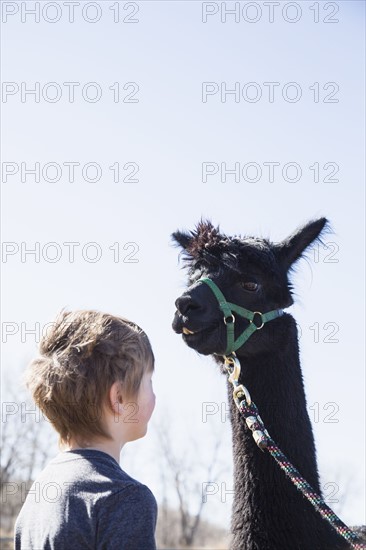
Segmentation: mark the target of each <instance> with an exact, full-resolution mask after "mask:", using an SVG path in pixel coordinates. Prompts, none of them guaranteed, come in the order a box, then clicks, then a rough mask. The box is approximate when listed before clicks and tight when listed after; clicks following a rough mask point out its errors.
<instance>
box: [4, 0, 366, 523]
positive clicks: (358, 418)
mask: <svg viewBox="0 0 366 550" xmlns="http://www.w3.org/2000/svg"><path fill="white" fill-rule="evenodd" d="M27 4H33V3H29V2H28V3H27ZM61 4H62V3H60V5H61ZM112 4H113V3H112V2H102V3H100V6H101V9H102V14H103V15H102V18H101V20H100V21H99V22H98V23H95V24H90V23H87V22H85V21H83V20H82V18H81V16H80V13H79V12H78V11H76V18H75V23H73V24H70V23H68V22H67V18H66V15H67V14H66V12H65V11H64V12H62V13H63V16H62V18H61V20H60V21H59V22H58V23H55V24H50V23H47V22H46V21H44V20H41V22H40V23H39V24H36V23H33V22H32V21H31V19H29V20H27V22H25V23H21V21H20V15H19V14H16V15H14V16H12V17H9V19H8V22H7V23H6V24H3V26H2V27H3V28H2V30H3V38H2V46H3V55H2V64H3V72H2V78H3V81H5V82H15V83H18V84H19V85H20V83H21V82H26V83H27V85H28V86H29V87H32V86H33V85H34V83H35V82H40V86H41V88H42V87H43V86H44V84H46V83H47V82H57V83H59V85H60V86H61V88H62V90H63V96H62V98H61V99H60V101H59V102H57V103H48V102H45V101H44V100H42V99H41V101H40V102H39V103H35V102H34V100H33V99H32V98H29V99H27V101H26V102H25V103H22V102H21V101H20V94H17V95H14V96H9V97H8V100H7V102H6V103H3V104H2V115H3V138H4V139H3V147H2V157H3V162H14V163H17V164H18V165H19V166H20V163H21V162H25V163H26V164H27V165H28V167H30V166H32V165H34V163H35V162H39V163H40V164H41V166H43V165H44V164H46V163H48V162H57V163H58V164H60V165H61V166H62V164H63V163H64V162H71V161H75V162H79V163H80V164H81V165H84V164H85V163H88V162H95V163H98V164H99V165H100V166H101V168H102V171H103V176H102V178H101V180H100V181H99V182H97V183H89V182H87V181H82V179H81V177H80V171H77V172H76V173H77V174H78V176H77V178H76V180H75V182H74V183H70V182H69V181H67V177H66V172H65V171H64V172H63V177H62V179H61V180H60V181H59V182H57V183H49V182H46V181H42V180H41V182H40V183H35V182H34V180H33V178H32V177H31V176H28V177H27V179H26V181H25V182H24V183H22V182H21V181H20V178H19V176H18V175H15V176H9V178H8V181H7V182H6V183H3V185H2V199H3V211H2V236H3V237H2V240H3V241H4V242H15V243H17V244H18V245H19V246H21V245H20V243H21V242H26V243H27V244H28V246H29V247H31V246H32V245H34V243H35V242H39V243H40V246H41V248H42V247H43V246H44V245H45V244H46V243H49V242H51V241H52V242H57V243H59V246H60V247H61V250H62V258H61V259H60V261H58V262H56V263H49V262H47V261H45V260H43V259H42V258H41V261H40V262H39V263H35V262H34V259H33V258H32V257H28V258H27V261H26V262H21V260H20V254H15V255H14V256H12V257H9V258H8V261H7V263H4V262H3V263H2V274H3V287H2V320H3V323H4V322H7V323H9V322H14V323H18V324H19V325H20V323H21V322H24V323H26V324H27V326H32V325H33V324H34V323H35V322H39V323H40V324H41V325H43V324H45V323H47V322H50V321H52V319H53V318H54V316H55V314H56V313H57V312H58V311H59V310H60V309H61V308H62V307H67V308H70V309H76V308H88V309H99V310H102V311H108V312H111V313H115V314H121V315H124V316H126V317H130V318H131V319H133V320H135V321H136V322H138V323H139V324H140V325H141V326H142V327H143V328H144V329H145V330H146V332H147V333H148V335H149V336H150V338H151V341H152V344H153V347H154V351H155V355H156V360H157V361H156V373H155V375H154V380H155V382H154V383H155V392H156V395H157V407H156V412H155V413H154V417H155V420H154V422H156V423H158V422H160V421H161V419H162V417H163V416H169V419H170V421H171V423H172V425H174V426H175V428H174V432H175V435H174V445H176V446H177V448H180V449H186V451H187V452H189V451H191V452H192V453H195V454H196V458H197V456H202V458H203V459H205V457H206V455H207V446H208V445H207V441H209V440H210V437H211V433H212V431H215V430H216V431H219V432H220V433H221V434H222V435H221V437H222V438H223V442H224V445H223V450H222V460H223V461H224V462H227V463H228V464H229V465H230V464H231V441H230V425H229V423H228V422H225V423H222V422H221V421H220V419H219V417H218V415H216V416H212V418H211V422H210V419H208V422H207V423H203V422H202V418H201V410H202V402H211V401H212V402H213V401H215V402H217V403H219V404H221V403H224V402H226V388H225V381H224V379H223V378H222V377H221V376H220V375H219V374H218V373H217V371H216V370H215V367H214V365H213V361H211V359H209V358H203V357H200V356H198V355H197V354H196V353H195V352H193V351H192V350H190V349H188V348H187V347H185V346H184V344H183V342H182V341H181V339H180V337H178V336H177V335H175V334H174V333H173V332H172V330H171V327H170V325H171V321H172V317H173V314H174V300H175V299H176V298H177V296H178V295H179V294H180V293H181V292H182V290H183V289H184V285H185V276H184V272H183V271H182V270H181V269H180V265H179V264H178V251H177V249H175V248H173V247H172V246H171V242H170V234H171V233H172V232H173V231H174V230H175V229H177V228H187V229H192V228H193V227H194V225H195V224H196V223H197V221H198V220H199V219H200V218H201V216H203V217H208V218H210V219H212V221H213V222H214V223H219V224H220V226H221V228H222V230H223V231H224V232H226V233H227V234H232V233H236V234H238V233H241V234H254V235H262V236H265V237H270V238H272V239H273V240H280V239H282V238H284V237H285V236H286V235H287V234H288V233H290V232H291V231H293V230H294V229H295V228H296V227H297V226H298V225H300V224H302V223H303V222H306V221H307V220H309V219H312V218H315V217H317V216H322V215H324V216H326V217H327V218H329V220H330V221H331V224H332V227H333V230H334V233H333V234H331V235H328V236H327V237H326V241H327V242H334V243H336V246H337V247H339V248H338V251H337V252H336V254H335V256H334V258H335V259H337V260H339V261H338V262H336V263H329V262H327V261H324V260H326V254H327V253H326V251H320V261H319V262H314V261H310V265H309V264H308V263H306V262H305V261H302V262H301V263H299V265H298V271H297V273H296V274H294V277H293V279H294V282H295V290H296V294H297V301H296V304H295V306H293V308H292V311H293V314H294V316H295V317H296V319H297V321H298V323H299V325H300V326H301V327H302V331H303V336H302V337H301V339H300V344H301V355H302V365H303V372H304V379H305V385H306V392H307V399H308V404H309V407H311V406H314V409H315V408H316V407H317V405H314V404H315V403H319V407H320V409H319V410H320V421H319V422H314V424H313V427H314V432H315V438H316V443H317V448H318V457H319V468H320V471H321V474H322V480H323V484H325V483H327V482H333V481H337V480H338V479H341V480H342V479H347V477H348V476H349V472H351V473H352V476H354V477H353V479H354V480H358V482H356V483H354V485H353V486H352V488H351V489H350V490H351V491H352V492H351V494H348V496H347V509H346V510H344V512H343V516H342V518H343V519H344V520H345V521H346V522H350V523H352V524H356V523H361V522H363V521H364V507H363V502H364V494H363V493H362V490H361V489H360V488H361V487H363V486H364V466H365V446H364V435H363V434H364V431H365V430H364V428H365V422H364V417H365V415H364V412H365V411H364V381H365V380H364V343H363V342H364V328H365V327H364V290H363V289H364V286H363V280H364V187H363V185H364V184H363V182H364V159H363V150H364V145H365V143H364V104H363V95H364V72H363V63H364V58H363V53H362V52H363V44H364V35H363V32H364V31H363V20H364V3H363V2H353V1H350V2H337V3H333V4H335V5H338V6H339V12H338V14H337V16H334V17H338V18H339V22H338V23H333V24H326V23H324V22H322V20H321V21H320V22H319V23H314V22H313V17H314V13H313V12H312V11H311V10H310V9H309V6H310V5H311V4H312V3H310V2H298V3H297V4H298V5H299V6H300V5H301V9H302V16H301V18H300V20H299V21H298V22H297V23H293V24H290V23H287V22H286V21H284V20H283V17H282V16H281V12H280V11H279V12H278V15H276V13H277V12H275V21H274V22H273V23H269V22H268V16H266V15H265V13H266V12H265V11H264V7H263V5H262V4H263V3H261V2H257V4H258V5H261V6H262V7H263V16H262V19H261V20H260V21H258V22H257V23H255V24H250V23H247V22H245V21H241V22H239V23H235V22H234V21H233V20H232V19H230V18H229V19H228V21H227V22H226V23H221V22H220V17H219V15H218V16H212V17H211V18H209V19H208V22H207V23H205V24H204V23H202V21H201V11H202V5H201V3H200V2H170V1H165V2H153V1H152V2H139V3H138V5H139V13H138V15H137V17H138V18H139V23H137V24H126V23H125V24H123V23H119V24H114V23H113V22H112V17H111V11H110V10H108V8H109V7H110V6H111V5H112ZM230 4H233V3H230ZM241 4H242V5H243V4H245V3H241ZM217 5H220V3H217ZM283 5H284V3H281V6H280V8H281V9H282V8H283ZM324 6H325V3H324V2H320V3H319V9H320V16H321V19H323V18H324V16H325V15H327V14H328V15H329V14H330V12H329V11H328V12H326V11H325V7H324ZM290 15H291V14H290ZM71 81H75V82H80V83H81V86H80V87H82V86H83V85H84V84H85V83H87V82H98V83H99V85H100V86H101V88H102V90H103V96H102V98H101V100H100V101H99V102H97V103H88V102H86V101H84V100H83V99H82V97H81V95H80V93H78V92H76V99H75V102H74V103H73V104H70V103H69V102H68V101H67V100H66V98H65V95H64V94H66V88H65V86H63V85H62V83H63V82H71ZM115 82H120V83H121V85H122V86H123V84H124V83H126V82H136V83H138V85H139V88H140V90H139V92H138V94H137V97H138V99H139V102H138V103H132V104H129V103H113V100H112V93H111V91H110V90H109V89H108V88H109V86H111V85H113V83H115ZM202 82H216V83H218V84H219V85H220V83H221V82H226V83H227V87H228V88H231V87H233V86H234V83H235V82H239V83H240V87H241V89H242V87H243V85H244V84H245V83H248V82H256V83H258V85H259V86H260V88H261V90H262V92H263V96H262V99H261V100H260V101H258V102H257V103H250V102H247V101H245V100H244V99H243V98H241V100H240V101H239V102H238V103H236V102H235V101H234V100H233V97H232V96H228V97H227V101H226V102H221V101H220V96H219V94H217V95H215V96H212V97H209V98H208V101H207V102H206V103H202V100H201V87H202ZM265 82H279V83H280V86H279V87H278V88H276V91H275V94H276V95H275V100H274V102H273V103H270V102H269V101H268V99H267V97H268V96H267V95H266V94H268V88H266V86H265V85H264V84H263V83H265ZM288 82H296V83H298V85H299V86H301V89H302V98H301V99H300V100H299V101H298V102H296V103H290V102H288V101H285V100H284V99H283V98H282V95H281V90H282V89H283V86H284V85H285V84H286V83H288ZM315 82H319V84H320V97H321V99H323V98H324V97H325V95H326V94H329V93H330V92H331V91H332V88H328V89H327V90H326V91H324V90H323V89H322V87H323V86H324V85H325V84H326V83H328V82H335V83H337V85H338V86H339V91H338V92H337V94H336V96H335V97H336V98H337V99H339V102H338V103H324V102H323V101H320V102H318V103H315V102H314V100H313V97H314V95H313V91H312V90H310V89H309V87H310V86H312V85H313V84H314V83H315ZM80 87H79V88H80ZM128 91H130V90H127V92H128ZM124 93H126V92H124ZM115 162H119V163H120V164H121V166H123V165H124V164H125V163H127V162H135V163H137V164H138V165H139V168H140V170H139V173H138V176H137V177H138V178H139V182H138V183H126V182H124V183H123V182H121V183H114V182H113V180H112V173H111V171H110V170H109V169H108V167H109V166H111V165H113V164H114V163H115ZM203 162H214V163H218V164H219V165H220V163H221V162H226V163H227V165H228V167H229V166H232V165H233V164H234V163H235V162H240V163H241V166H244V165H245V164H246V163H248V162H256V163H258V164H259V165H260V166H261V167H262V169H263V176H262V178H261V179H260V181H258V182H256V183H250V182H246V181H243V179H241V181H240V182H235V181H234V179H233V177H232V176H231V177H230V176H228V179H227V182H226V183H222V182H221V181H220V179H219V177H218V176H211V177H209V178H208V181H207V182H206V183H203V182H202V179H201V171H202V163H203ZM265 162H278V163H280V164H281V166H280V170H282V167H283V165H285V164H286V163H289V162H296V163H298V164H299V165H300V166H301V169H302V177H301V179H300V180H299V181H298V182H288V181H284V180H283V178H282V177H280V172H278V175H277V176H276V179H275V181H274V182H273V183H270V182H269V181H268V178H267V177H266V172H265V167H264V165H263V163H265ZM315 162H318V163H319V164H320V168H321V172H320V174H321V179H323V178H324V175H326V174H329V173H330V170H328V171H325V172H324V170H323V169H322V167H323V166H324V164H325V163H328V162H333V163H336V164H337V165H338V166H339V172H338V174H337V175H336V176H335V177H336V178H338V179H339V181H338V182H324V181H320V182H314V176H313V171H312V170H310V169H309V166H313V165H314V163H315ZM276 174H277V172H276ZM69 241H72V242H79V243H81V246H80V247H79V249H78V250H79V251H78V250H77V251H76V256H75V262H74V263H70V262H68V260H67V256H66V255H67V248H66V247H65V246H64V245H63V244H62V243H64V242H69ZM90 242H97V243H98V244H99V246H100V249H101V251H102V257H101V259H100V261H98V262H97V263H89V262H87V261H85V260H84V259H83V258H82V255H81V253H80V249H81V247H82V246H83V245H85V243H90ZM115 242H119V243H120V246H121V252H123V253H124V255H126V253H127V252H129V250H127V251H123V245H124V244H125V243H128V242H135V243H137V245H138V247H139V251H138V253H137V254H136V258H138V260H139V261H138V263H123V262H119V263H114V262H113V256H112V251H111V250H110V249H109V247H110V246H112V245H113V243H115ZM50 254H51V251H50ZM310 257H311V256H310ZM313 259H314V258H313ZM314 323H319V326H320V330H321V333H320V336H321V340H322V339H323V340H324V337H325V336H327V335H329V334H330V329H329V325H328V328H326V329H324V328H323V327H324V325H325V324H326V323H336V324H337V325H338V326H339V332H338V333H337V336H336V338H338V339H339V342H338V343H325V342H324V341H320V342H318V343H316V342H314V331H312V330H311V329H310V328H309V327H310V326H314ZM3 327H4V324H3ZM35 351H36V345H35V343H34V339H33V340H32V338H31V337H28V338H27V339H26V342H25V343H22V342H21V339H20V335H19V333H18V334H16V335H14V336H10V337H9V338H8V341H7V343H6V345H4V346H3V353H2V364H3V366H2V372H3V379H4V381H5V380H7V379H10V378H13V376H14V373H15V372H17V373H20V372H21V370H22V369H23V368H24V366H25V364H26V363H27V362H28V360H29V359H30V358H31V357H32V356H33V355H34V353H35ZM327 403H336V405H337V407H339V411H338V413H337V415H336V418H337V420H339V422H338V423H329V422H324V419H325V417H326V414H327V413H329V412H331V409H327V410H324V409H323V407H324V406H326V404H327ZM314 409H312V410H314ZM310 412H311V411H310ZM312 418H313V420H314V416H312ZM191 435H192V436H194V437H196V439H197V441H199V442H200V445H201V447H199V448H197V447H186V443H185V442H186V440H187V439H188V438H189V437H191ZM55 439H56V438H55ZM153 449H154V437H153V430H151V433H150V434H149V435H148V436H147V437H146V438H145V439H144V440H142V441H140V442H137V443H134V444H132V445H131V446H130V448H129V449H126V453H125V455H126V463H128V465H129V471H130V472H131V473H132V475H136V477H138V478H139V479H142V480H143V481H145V482H146V483H147V484H148V485H149V486H150V487H151V488H152V489H153V491H154V492H155V494H156V496H157V497H158V498H159V480H158V479H157V474H156V472H157V470H156V467H155V465H151V466H150V467H149V468H145V466H144V468H145V469H144V471H142V470H143V465H142V464H141V462H142V461H141V458H137V459H136V458H135V457H136V456H137V457H141V452H143V453H144V455H145V453H147V454H149V453H150V455H149V456H151V455H152V453H153ZM135 451H136V453H135ZM122 456H123V455H122ZM146 456H147V455H146ZM121 463H122V464H123V460H122V462H121ZM225 475H226V477H224V476H223V477H222V479H221V478H220V479H218V480H217V482H218V483H221V481H222V480H224V481H225V480H226V481H227V483H228V486H229V487H230V483H231V473H230V472H228V473H227V474H225ZM204 481H207V480H206V479H202V482H204ZM339 485H340V488H339V495H338V496H339V497H340V498H341V499H345V495H344V492H342V483H339ZM345 485H346V482H344V486H345ZM344 490H346V488H345V489H344ZM347 490H348V489H347ZM212 500H213V499H212ZM210 507H212V508H210ZM230 507H231V500H230V498H228V502H227V503H226V504H225V503H222V502H218V501H216V502H209V503H208V504H207V507H206V514H207V515H209V514H210V513H212V510H213V509H215V510H219V511H220V512H222V514H221V515H220V517H221V516H222V517H223V518H224V519H223V522H227V521H228V518H229V515H230ZM335 508H336V506H335Z"/></svg>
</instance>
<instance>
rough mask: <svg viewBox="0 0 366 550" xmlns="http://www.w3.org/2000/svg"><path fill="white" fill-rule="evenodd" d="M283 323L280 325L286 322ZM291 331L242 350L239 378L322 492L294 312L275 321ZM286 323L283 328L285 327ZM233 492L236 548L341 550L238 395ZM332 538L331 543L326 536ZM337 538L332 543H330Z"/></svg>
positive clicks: (281, 441) (273, 434) (292, 456)
mask: <svg viewBox="0 0 366 550" xmlns="http://www.w3.org/2000/svg"><path fill="white" fill-rule="evenodd" d="M280 323H281V324H280ZM277 325H280V330H281V333H280V334H279V336H281V337H282V338H283V335H284V334H287V335H290V336H291V337H290V338H287V341H286V342H284V341H283V342H282V344H283V345H280V346H276V347H275V349H272V350H268V351H266V352H263V353H258V354H252V355H249V354H248V355H247V354H245V353H242V354H241V353H240V351H239V352H238V353H237V356H238V358H239V360H240V363H241V375H240V378H239V383H242V384H244V385H245V386H246V387H247V388H248V390H249V392H250V395H251V397H252V400H253V401H254V403H255V404H256V405H257V407H258V410H259V414H260V416H261V418H262V420H263V422H264V424H265V426H266V428H267V430H268V432H269V434H270V435H271V437H272V438H273V440H274V441H275V442H276V443H277V445H278V446H279V447H280V449H281V450H282V451H283V452H284V453H285V455H286V456H287V457H288V458H289V460H290V461H291V462H292V463H293V464H294V466H295V467H296V468H297V469H298V470H299V472H300V474H301V475H302V476H303V477H304V478H305V479H306V480H307V481H308V482H309V483H310V485H312V487H313V488H314V490H315V491H317V492H318V493H320V487H319V479H318V472H317V464H316V456H315V445H314V438H313V433H312V428H311V423H310V419H309V415H308V413H307V409H306V399H305V392H304V386H303V380H302V374H301V368H300V362H299V351H298V343H297V338H296V325H295V323H294V320H293V319H292V317H290V316H289V315H286V319H283V320H281V321H280V322H278V323H277ZM283 329H285V330H283ZM229 402H230V411H231V421H232V429H233V455H234V482H235V496H234V503H233V515H232V532H233V543H232V549H233V550H328V548H329V550H330V549H332V550H335V549H336V548H342V547H343V546H342V544H340V545H339V546H338V543H339V537H338V536H335V537H334V535H333V533H332V531H331V530H330V528H329V526H328V524H327V523H326V522H325V521H324V520H322V519H321V518H320V516H318V514H317V512H315V511H314V510H313V508H312V507H311V505H310V504H309V503H308V502H307V501H306V500H305V499H304V497H303V496H302V495H301V494H300V493H299V492H298V491H297V489H296V488H295V487H294V485H292V483H291V481H290V480H289V479H288V478H287V477H286V476H285V474H284V472H283V471H282V470H281V469H280V468H279V467H278V465H277V464H276V462H275V461H274V460H273V458H272V457H271V456H270V455H269V453H267V452H262V451H261V450H260V449H259V448H258V447H257V445H256V444H255V442H254V440H253V438H252V435H251V432H250V430H249V429H248V428H247V427H246V425H245V422H244V421H243V418H242V417H240V414H239V412H238V410H237V408H236V405H235V403H234V401H233V399H232V386H231V384H229ZM330 539H333V541H332V542H330V543H329V544H330V545H329V546H327V544H328V541H329V540H330ZM332 545H333V546H332Z"/></svg>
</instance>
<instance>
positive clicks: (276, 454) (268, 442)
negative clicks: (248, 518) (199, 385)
mask: <svg viewBox="0 0 366 550" xmlns="http://www.w3.org/2000/svg"><path fill="white" fill-rule="evenodd" d="M234 385H236V384H234ZM237 388H238V390H239V392H238V391H237V392H234V399H235V402H236V405H237V407H238V409H239V411H240V412H241V414H242V415H243V416H244V418H245V421H246V424H247V426H248V427H249V428H250V430H251V431H252V432H253V434H252V435H253V438H254V440H255V442H256V443H257V445H258V446H259V447H260V448H261V449H262V450H265V449H266V450H267V451H268V452H269V453H270V455H271V456H272V457H273V458H274V459H275V461H276V462H277V464H278V465H279V466H280V468H281V469H282V470H283V471H284V472H285V474H286V475H287V476H288V477H289V478H290V479H291V481H292V482H293V484H294V485H295V486H296V488H297V489H298V490H299V491H301V493H302V494H303V495H304V496H305V497H306V498H307V499H308V501H309V502H311V504H312V505H313V506H314V508H315V509H316V510H317V511H318V512H319V513H320V515H321V516H322V517H323V518H324V519H326V520H327V521H328V522H329V523H330V524H331V525H332V527H333V528H334V529H335V530H336V531H337V533H338V534H339V535H341V536H342V537H343V538H345V539H346V540H347V542H348V543H349V544H350V545H351V546H352V548H354V549H355V550H364V549H366V546H365V545H364V544H363V543H362V542H360V540H359V538H358V536H357V535H356V533H355V532H354V531H352V529H350V528H349V527H347V525H345V524H344V523H343V521H341V520H340V519H339V517H338V516H337V515H336V514H335V513H334V512H333V510H332V509H331V508H329V506H327V504H326V503H325V502H324V500H323V499H322V497H321V496H319V495H318V494H317V493H316V492H315V491H314V489H313V488H312V487H311V485H309V483H308V482H307V481H306V480H305V479H304V478H303V477H302V476H301V474H300V473H299V472H298V470H297V469H296V468H295V466H293V465H292V464H291V462H290V461H289V460H288V458H287V457H286V456H285V455H284V454H283V452H282V451H281V449H279V448H278V446H277V445H276V443H275V442H274V441H273V439H272V438H271V436H270V435H269V433H268V432H267V430H266V428H265V426H264V423H263V420H262V419H261V417H260V416H259V412H258V409H257V406H256V404H255V403H253V401H251V399H250V397H249V404H248V402H247V398H246V396H245V395H244V394H243V393H240V386H237ZM243 389H244V388H243ZM239 395H240V397H239ZM248 395H249V394H248Z"/></svg>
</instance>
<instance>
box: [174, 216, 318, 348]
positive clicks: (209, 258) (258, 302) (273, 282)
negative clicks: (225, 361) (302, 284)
mask: <svg viewBox="0 0 366 550" xmlns="http://www.w3.org/2000/svg"><path fill="white" fill-rule="evenodd" d="M326 224H327V220H326V219H325V218H320V219H318V220H316V221H312V222H309V223H308V224H307V225H305V226H304V227H301V228H300V229H298V230H297V231H296V232H294V233H293V234H292V235H290V236H289V237H288V238H286V239H285V240H284V241H282V242H280V243H271V242H270V241H268V240H267V239H262V238H256V237H240V236H234V237H228V236H226V235H224V234H223V233H220V230H219V228H218V227H214V226H213V225H212V224H211V222H209V221H201V222H200V223H198V225H197V226H196V229H195V230H194V231H191V232H189V233H187V232H182V231H176V232H175V233H173V235H172V237H173V239H174V241H175V242H176V243H177V244H178V245H179V246H181V247H182V249H183V251H184V260H185V264H186V267H188V283H189V287H188V289H187V290H186V291H185V292H184V293H183V294H182V295H181V296H180V297H179V298H178V299H177V300H176V302H175V305H176V308H177V311H176V313H175V316H174V320H173V329H174V330H175V332H177V333H178V334H182V335H183V339H184V341H185V342H186V344H187V345H188V346H189V347H191V348H193V349H195V350H196V351H198V352H199V353H202V354H204V355H210V354H218V355H223V354H224V353H225V349H226V338H227V336H226V325H225V323H224V319H223V313H222V311H221V310H220V308H219V304H218V301H217V299H216V297H215V296H214V294H213V292H212V290H211V289H210V288H209V287H208V286H207V285H206V284H204V283H202V282H200V281H198V279H200V278H201V277H208V278H210V279H211V280H212V281H214V283H216V285H217V286H218V287H219V288H220V290H221V291H222V292H223V294H224V296H225V298H226V300H227V301H228V302H231V303H234V304H237V305H239V306H242V307H244V308H246V309H248V310H250V311H259V312H262V313H266V312H268V311H270V310H274V309H280V308H281V309H282V308H286V307H288V306H290V305H291V304H292V303H293V299H292V294H291V283H290V282H289V272H290V271H291V268H292V267H293V266H294V264H295V262H296V261H297V260H298V259H299V258H300V257H301V256H302V255H303V253H304V252H305V250H306V249H307V248H308V247H309V246H310V245H311V243H313V242H314V241H316V240H317V239H319V237H320V235H321V233H322V231H323V229H324V228H325V226H326ZM277 321H278V320H274V321H271V322H270V323H268V324H267V325H265V327H263V330H260V331H256V332H255V333H254V334H253V335H252V336H251V338H250V339H249V340H248V341H247V342H246V343H245V344H244V345H243V349H240V350H238V352H240V353H241V354H242V353H246V352H247V353H250V354H252V353H256V352H257V351H259V350H268V347H269V346H270V345H271V343H272V345H275V342H274V341H273V339H272V338H271V337H270V335H271V333H272V331H271V329H270V328H269V327H270V325H271V324H272V323H276V322H277ZM248 324H249V321H248V320H247V319H245V318H242V317H239V316H236V319H235V337H237V336H238V335H239V334H241V333H242V332H243V331H244V330H245V328H246V327H247V326H248ZM244 348H245V351H243V350H244Z"/></svg>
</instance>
